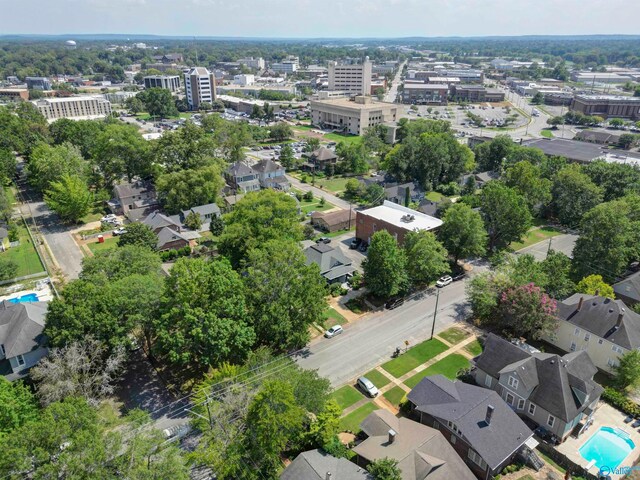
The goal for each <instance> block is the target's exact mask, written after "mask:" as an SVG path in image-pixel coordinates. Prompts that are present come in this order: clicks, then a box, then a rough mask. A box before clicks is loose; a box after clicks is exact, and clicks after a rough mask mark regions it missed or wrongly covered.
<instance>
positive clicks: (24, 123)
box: [0, 102, 49, 155]
mask: <svg viewBox="0 0 640 480" xmlns="http://www.w3.org/2000/svg"><path fill="white" fill-rule="evenodd" d="M48 140H49V132H48V125H47V120H46V119H45V118H44V116H43V115H42V114H41V113H40V112H39V111H38V109H37V108H36V106H35V105H34V104H32V103H31V102H19V103H18V104H16V105H10V106H7V107H0V148H8V149H9V150H11V151H14V150H15V151H16V152H19V153H23V154H26V155H29V154H30V153H31V150H32V149H33V148H34V147H35V146H37V145H39V144H40V143H47V142H48Z"/></svg>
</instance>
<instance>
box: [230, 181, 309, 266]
mask: <svg viewBox="0 0 640 480" xmlns="http://www.w3.org/2000/svg"><path fill="white" fill-rule="evenodd" d="M223 218H224V223H225V228H224V231H223V233H222V234H221V235H220V238H219V241H218V249H219V251H220V253H221V254H222V255H225V256H227V257H228V258H229V259H230V260H231V263H232V265H234V266H239V265H240V263H241V261H242V260H243V259H245V258H246V256H247V253H248V252H249V251H250V250H252V249H254V248H259V247H260V246H262V245H264V244H265V243H266V242H267V241H269V240H277V239H282V240H287V239H288V240H294V241H299V240H302V227H301V226H300V222H299V214H298V206H297V203H296V201H295V200H294V199H293V198H291V197H290V196H289V195H287V194H285V193H282V192H276V191H274V190H262V191H259V192H250V193H248V194H246V195H245V196H244V197H243V198H242V200H240V201H239V202H238V203H237V204H236V206H235V208H234V209H233V211H232V212H231V213H228V214H226V215H225V216H224V217H223Z"/></svg>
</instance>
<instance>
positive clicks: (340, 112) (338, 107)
mask: <svg viewBox="0 0 640 480" xmlns="http://www.w3.org/2000/svg"><path fill="white" fill-rule="evenodd" d="M310 107H311V122H312V123H313V124H314V125H318V126H320V127H323V128H334V129H337V130H340V131H342V132H344V133H351V134H353V135H362V134H363V133H364V131H365V129H366V128H368V127H371V126H373V125H378V124H381V123H387V122H395V121H396V115H397V113H398V108H397V107H396V106H395V105H393V104H392V103H384V102H376V101H373V100H372V99H371V97H365V96H357V97H355V99H354V100H349V99H347V98H334V99H330V100H311V102H310Z"/></svg>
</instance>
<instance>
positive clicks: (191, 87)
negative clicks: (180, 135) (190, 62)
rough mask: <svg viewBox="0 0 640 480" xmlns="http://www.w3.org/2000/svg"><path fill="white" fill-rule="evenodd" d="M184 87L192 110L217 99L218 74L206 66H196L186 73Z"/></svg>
mask: <svg viewBox="0 0 640 480" xmlns="http://www.w3.org/2000/svg"><path fill="white" fill-rule="evenodd" d="M184 89H185V95H186V97H187V103H188V104H189V108H190V109H191V110H198V108H199V107H200V105H202V104H203V103H212V102H213V101H214V100H215V99H216V76H215V75H214V74H213V73H211V72H210V71H209V70H207V69H206V68H204V67H194V68H192V69H191V70H189V71H188V72H187V73H185V74H184Z"/></svg>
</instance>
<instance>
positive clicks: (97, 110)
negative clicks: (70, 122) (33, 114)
mask: <svg viewBox="0 0 640 480" xmlns="http://www.w3.org/2000/svg"><path fill="white" fill-rule="evenodd" d="M32 103H33V104H34V105H35V106H36V108H37V109H38V110H39V111H40V113H42V115H44V116H45V118H46V119H47V120H57V119H58V118H70V119H78V120H83V119H92V118H102V117H107V116H109V115H111V102H109V100H107V99H105V98H104V97H102V95H99V96H93V97H92V96H89V95H84V96H78V97H61V98H41V99H39V100H34V101H33V102H32Z"/></svg>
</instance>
